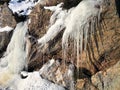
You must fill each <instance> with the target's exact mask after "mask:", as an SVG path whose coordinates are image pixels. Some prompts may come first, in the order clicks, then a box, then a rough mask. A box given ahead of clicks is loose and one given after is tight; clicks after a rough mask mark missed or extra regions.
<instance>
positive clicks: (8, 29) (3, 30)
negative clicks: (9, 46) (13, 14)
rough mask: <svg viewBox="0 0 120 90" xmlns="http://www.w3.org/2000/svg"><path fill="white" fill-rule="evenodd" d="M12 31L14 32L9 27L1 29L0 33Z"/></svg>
mask: <svg viewBox="0 0 120 90" xmlns="http://www.w3.org/2000/svg"><path fill="white" fill-rule="evenodd" d="M11 30H13V28H12V27H9V26H5V27H3V28H1V27H0V32H5V31H7V32H9V31H11Z"/></svg>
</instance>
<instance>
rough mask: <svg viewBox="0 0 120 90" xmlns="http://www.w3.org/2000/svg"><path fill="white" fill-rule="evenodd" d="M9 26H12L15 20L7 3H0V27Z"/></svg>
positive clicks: (14, 24)
mask: <svg viewBox="0 0 120 90" xmlns="http://www.w3.org/2000/svg"><path fill="white" fill-rule="evenodd" d="M5 26H10V27H12V28H14V27H15V26H16V21H15V18H14V16H13V15H12V12H11V11H10V9H9V8H8V7H7V3H3V4H0V27H5Z"/></svg>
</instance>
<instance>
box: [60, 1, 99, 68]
mask: <svg viewBox="0 0 120 90" xmlns="http://www.w3.org/2000/svg"><path fill="white" fill-rule="evenodd" d="M100 13H101V3H100V1H99V0H98V1H97V0H83V1H82V2H80V3H79V4H78V6H76V7H75V9H74V10H72V12H71V15H70V16H69V17H68V18H67V19H66V23H65V26H66V29H65V32H64V33H63V38H62V47H63V51H64V54H65V52H66V51H65V50H66V48H67V47H68V43H69V42H68V41H69V40H68V39H72V40H74V45H76V46H75V48H76V50H77V67H78V66H79V65H78V64H79V58H80V56H79V54H80V53H82V50H86V44H87V39H88V35H89V33H91V34H92V33H94V31H95V30H96V28H95V24H96V23H98V22H99V20H100ZM90 27H91V29H90ZM83 43H84V49H83ZM64 56H65V55H64Z"/></svg>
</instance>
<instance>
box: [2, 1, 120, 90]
mask: <svg viewBox="0 0 120 90" xmlns="http://www.w3.org/2000/svg"><path fill="white" fill-rule="evenodd" d="M62 1H64V3H65V4H64V5H63V7H64V9H69V8H71V7H74V6H76V5H77V4H78V3H79V2H80V1H81V0H52V1H50V0H46V3H45V4H43V5H40V4H38V5H36V6H35V7H34V8H33V11H32V12H31V14H30V15H29V16H28V18H29V19H30V25H29V34H30V37H29V38H28V39H29V41H30V43H31V48H30V50H29V52H30V53H29V56H28V59H29V62H28V71H35V70H39V69H40V68H41V67H42V66H43V67H44V66H45V65H46V64H45V62H47V61H48V60H50V59H51V58H55V59H57V60H62V62H57V61H55V63H54V64H52V66H51V67H48V68H47V69H46V71H44V72H42V71H40V72H42V73H41V77H42V78H44V79H47V80H49V81H52V82H54V83H56V84H59V85H63V86H65V87H67V88H69V89H70V88H71V87H70V85H71V83H70V82H71V80H73V78H71V76H70V77H69V76H67V75H66V73H68V72H69V70H68V69H69V68H71V66H69V65H67V64H65V65H66V67H64V65H63V61H64V57H63V55H62V44H61V39H62V35H63V32H64V29H63V30H62V32H60V33H59V35H58V36H57V37H55V38H54V39H53V40H51V41H50V42H51V43H50V42H49V43H47V44H46V45H45V46H44V47H43V48H42V49H41V48H40V44H38V42H37V39H38V38H41V37H42V36H43V35H44V34H45V33H46V32H47V31H48V29H49V24H50V23H49V21H50V17H51V15H52V14H53V12H52V11H50V10H45V9H44V5H47V6H52V5H56V4H57V3H60V2H62ZM115 2H116V3H115ZM117 2H118V3H117ZM118 4H119V1H118V0H115V1H114V0H110V5H109V6H107V7H103V9H104V10H103V12H102V15H101V16H102V19H101V25H100V27H99V28H98V30H101V31H100V32H96V36H94V35H93V36H92V37H91V38H92V39H91V40H89V42H88V45H87V52H83V53H82V55H81V56H82V60H81V61H80V63H79V65H80V66H79V75H78V76H77V75H73V76H74V78H75V79H76V77H77V79H76V83H74V82H72V85H74V84H76V85H75V86H76V89H77V90H120V86H119V85H120V73H119V71H120V18H119V11H120V10H119V7H118ZM116 9H117V11H116ZM0 12H1V13H0V27H5V26H6V25H7V26H10V27H13V28H14V27H15V26H16V21H15V19H14V18H16V19H19V17H17V16H16V15H14V16H15V17H14V16H13V15H12V13H11V11H10V10H9V8H8V7H7V4H0ZM116 12H118V14H116ZM6 17H7V18H6ZM11 35H12V32H3V33H0V57H1V56H2V55H3V53H4V51H5V50H6V47H7V45H8V43H9V41H10V37H11ZM68 49H69V51H70V52H68V53H67V55H66V57H67V58H66V63H72V64H74V65H75V66H76V56H72V54H71V53H73V51H72V50H73V47H71V46H69V48H68ZM44 64H45V65H44ZM75 72H77V70H76V69H75ZM70 73H71V72H70ZM74 74H76V73H74ZM73 83H74V84H73ZM73 87H74V86H73Z"/></svg>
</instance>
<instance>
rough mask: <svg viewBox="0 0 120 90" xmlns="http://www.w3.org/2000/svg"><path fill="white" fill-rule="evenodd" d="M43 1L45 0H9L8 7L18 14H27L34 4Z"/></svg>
mask: <svg viewBox="0 0 120 90" xmlns="http://www.w3.org/2000/svg"><path fill="white" fill-rule="evenodd" d="M44 2H45V0H38V1H37V0H11V1H10V2H9V5H8V7H9V8H10V9H11V10H12V12H13V13H17V14H18V15H29V14H30V13H31V11H32V8H33V7H34V6H35V5H36V4H38V3H40V4H42V3H44Z"/></svg>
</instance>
